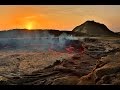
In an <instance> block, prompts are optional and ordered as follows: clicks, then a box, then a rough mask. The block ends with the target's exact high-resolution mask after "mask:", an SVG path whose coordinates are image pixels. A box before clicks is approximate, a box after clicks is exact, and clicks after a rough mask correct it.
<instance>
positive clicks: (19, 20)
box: [0, 5, 120, 32]
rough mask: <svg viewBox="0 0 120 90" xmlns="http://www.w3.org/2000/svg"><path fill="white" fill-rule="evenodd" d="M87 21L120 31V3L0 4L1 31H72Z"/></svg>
mask: <svg viewBox="0 0 120 90" xmlns="http://www.w3.org/2000/svg"><path fill="white" fill-rule="evenodd" d="M87 20H94V21H96V22H100V23H103V24H105V25H106V26H107V27H108V28H109V29H110V30H112V31H114V32H120V5H0V30H8V29H16V28H19V29H23V28H27V29H59V30H72V29H74V28H75V27H76V26H78V25H81V24H82V23H84V22H85V21H87Z"/></svg>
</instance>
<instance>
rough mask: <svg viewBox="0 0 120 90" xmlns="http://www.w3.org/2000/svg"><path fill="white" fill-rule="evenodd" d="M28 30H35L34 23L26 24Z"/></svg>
mask: <svg viewBox="0 0 120 90" xmlns="http://www.w3.org/2000/svg"><path fill="white" fill-rule="evenodd" d="M26 29H28V30H31V29H33V23H32V22H28V23H27V24H26Z"/></svg>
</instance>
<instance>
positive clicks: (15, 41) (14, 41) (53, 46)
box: [0, 32, 78, 51]
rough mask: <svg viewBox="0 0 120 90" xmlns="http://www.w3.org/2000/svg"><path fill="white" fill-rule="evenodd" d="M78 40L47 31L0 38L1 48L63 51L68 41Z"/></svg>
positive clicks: (64, 34) (70, 36)
mask: <svg viewBox="0 0 120 90" xmlns="http://www.w3.org/2000/svg"><path fill="white" fill-rule="evenodd" d="M71 40H72V41H74V40H78V38H77V37H74V36H72V35H67V34H66V33H63V34H61V35H59V36H54V35H52V34H50V33H48V32H43V33H42V34H34V36H30V35H26V36H25V35H24V36H23V37H17V38H11V37H10V38H1V39H0V49H1V50H39V51H48V50H55V51H64V50H65V48H66V47H67V46H68V44H69V43H70V41H71Z"/></svg>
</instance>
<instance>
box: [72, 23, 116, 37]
mask: <svg viewBox="0 0 120 90" xmlns="http://www.w3.org/2000/svg"><path fill="white" fill-rule="evenodd" d="M73 32H75V33H76V34H77V35H89V36H117V34H115V33H114V32H112V31H110V30H109V29H108V28H107V27H106V26H105V25H104V24H101V23H98V22H95V21H86V22H85V23H83V24H81V25H79V26H77V27H75V28H74V29H73Z"/></svg>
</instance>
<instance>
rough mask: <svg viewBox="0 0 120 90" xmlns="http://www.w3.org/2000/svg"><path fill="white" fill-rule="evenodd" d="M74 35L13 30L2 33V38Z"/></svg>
mask: <svg viewBox="0 0 120 90" xmlns="http://www.w3.org/2000/svg"><path fill="white" fill-rule="evenodd" d="M62 34H64V35H72V34H73V32H72V31H59V30H53V29H35V30H27V29H13V30H8V31H0V38H24V37H25V38H27V37H28V38H29V37H30V38H35V37H49V36H51V35H52V36H55V37H56V36H60V35H62Z"/></svg>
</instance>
